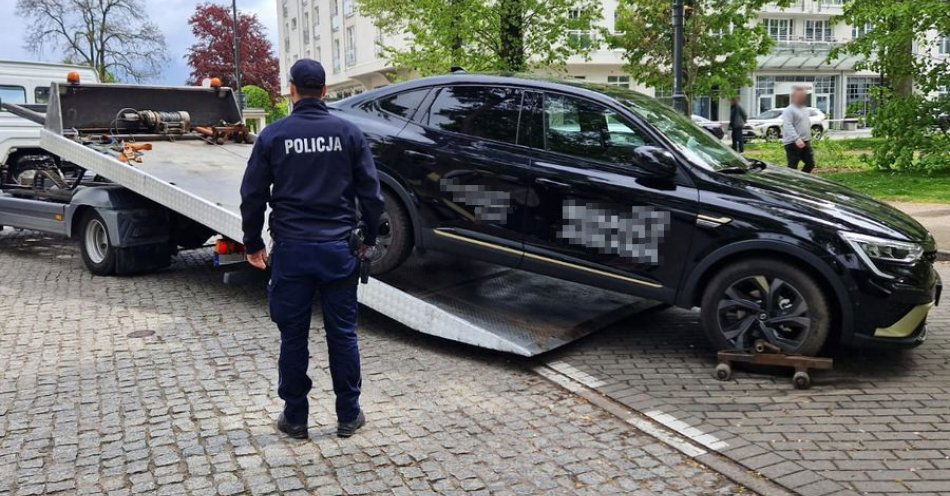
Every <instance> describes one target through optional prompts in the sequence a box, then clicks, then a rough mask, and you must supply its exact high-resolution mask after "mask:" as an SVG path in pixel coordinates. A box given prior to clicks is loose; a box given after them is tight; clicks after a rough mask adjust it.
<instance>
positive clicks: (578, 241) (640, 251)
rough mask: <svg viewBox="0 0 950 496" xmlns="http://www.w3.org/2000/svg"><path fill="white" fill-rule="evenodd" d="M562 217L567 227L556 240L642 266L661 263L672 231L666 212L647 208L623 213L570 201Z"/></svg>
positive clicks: (605, 207)
mask: <svg viewBox="0 0 950 496" xmlns="http://www.w3.org/2000/svg"><path fill="white" fill-rule="evenodd" d="M562 215H563V217H564V224H563V225H562V227H561V230H560V231H558V233H557V237H558V238H560V239H563V240H565V241H567V242H568V243H570V244H573V245H578V246H584V247H587V248H593V249H596V250H597V251H598V252H600V253H603V254H605V255H618V256H621V257H624V258H628V259H631V260H633V261H635V262H639V263H649V264H659V263H660V243H661V242H662V241H663V238H664V237H666V235H667V233H668V232H669V230H670V213H669V212H667V211H663V210H657V209H655V208H651V207H645V206H634V207H631V208H630V209H629V210H626V211H624V210H618V209H616V208H613V207H610V206H607V205H601V204H597V203H584V202H580V201H577V200H574V199H567V200H565V201H564V203H563V206H562Z"/></svg>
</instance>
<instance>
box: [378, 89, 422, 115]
mask: <svg viewBox="0 0 950 496" xmlns="http://www.w3.org/2000/svg"><path fill="white" fill-rule="evenodd" d="M428 93H429V88H423V89H420V90H412V91H404V92H402V93H397V94H395V95H390V96H387V97H383V98H380V99H379V108H381V109H383V110H385V111H386V112H389V113H390V114H394V115H398V116H399V117H402V118H404V119H409V118H410V117H412V115H413V113H415V111H416V109H418V108H419V105H420V104H421V103H422V100H424V99H425V97H426V94H428Z"/></svg>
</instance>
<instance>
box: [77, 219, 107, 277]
mask: <svg viewBox="0 0 950 496" xmlns="http://www.w3.org/2000/svg"><path fill="white" fill-rule="evenodd" d="M78 232H79V236H78V238H79V251H80V252H81V253H82V261H83V263H85V264H86V268H88V269H89V272H92V273H93V274H95V275H97V276H111V275H115V273H116V247H115V246H113V244H112V240H111V239H110V238H109V229H108V228H107V227H106V223H105V221H104V220H102V216H101V215H99V214H98V213H97V212H96V211H95V210H89V211H87V212H86V213H85V214H83V216H82V219H81V220H80V221H79V231H78Z"/></svg>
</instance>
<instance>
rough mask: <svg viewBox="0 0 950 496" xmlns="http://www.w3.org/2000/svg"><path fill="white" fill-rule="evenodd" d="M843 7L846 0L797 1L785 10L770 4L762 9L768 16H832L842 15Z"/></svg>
mask: <svg viewBox="0 0 950 496" xmlns="http://www.w3.org/2000/svg"><path fill="white" fill-rule="evenodd" d="M843 6H844V0H797V1H795V2H792V4H791V5H789V6H788V7H785V8H782V7H779V6H777V5H775V4H768V5H766V6H764V7H762V12H763V13H766V14H773V13H785V14H826V15H829V16H831V15H841V13H842V7H843Z"/></svg>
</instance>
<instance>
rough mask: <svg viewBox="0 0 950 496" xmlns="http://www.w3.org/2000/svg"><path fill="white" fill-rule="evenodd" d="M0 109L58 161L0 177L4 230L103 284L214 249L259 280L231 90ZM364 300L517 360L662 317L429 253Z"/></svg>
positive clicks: (166, 90) (70, 92)
mask: <svg viewBox="0 0 950 496" xmlns="http://www.w3.org/2000/svg"><path fill="white" fill-rule="evenodd" d="M0 106H2V107H3V108H4V109H5V110H7V111H10V112H13V113H14V114H16V115H19V116H21V117H24V118H27V119H29V120H32V121H34V122H37V123H40V124H42V125H43V129H42V131H41V135H40V146H41V147H42V148H43V149H44V150H46V151H48V152H49V153H51V154H53V155H55V156H56V157H59V159H60V160H58V161H52V160H39V161H37V162H36V163H34V164H31V167H30V168H29V170H27V171H25V172H21V173H20V174H18V176H17V177H16V178H10V177H8V176H9V175H3V176H2V177H4V178H6V179H4V181H3V183H2V185H0V226H8V227H13V228H18V229H29V230H36V231H42V232H45V233H52V234H56V235H61V236H67V237H69V238H72V239H75V240H76V241H77V242H78V244H79V248H80V251H81V254H82V259H83V261H84V263H85V265H86V267H87V268H88V270H89V271H91V272H92V273H93V274H95V275H98V276H115V275H128V274H140V273H146V272H150V271H156V270H162V269H164V268H166V267H168V266H169V265H170V264H171V261H172V257H173V256H174V255H175V254H176V253H177V251H178V250H182V249H195V248H200V247H203V246H205V245H206V243H207V242H208V240H209V239H211V238H212V237H215V238H216V241H215V243H214V245H215V248H214V251H215V256H214V261H215V265H217V266H219V267H221V268H222V269H221V270H222V272H223V273H224V275H225V282H228V280H229V277H230V276H235V275H236V274H240V273H241V272H240V271H241V270H243V271H249V270H251V269H249V268H247V267H246V266H245V265H244V263H243V259H244V256H243V246H242V245H241V244H240V243H239V242H237V241H236V240H240V239H242V231H241V215H240V210H239V206H240V200H241V198H240V193H239V188H240V183H241V179H242V177H243V174H244V168H245V166H246V164H247V160H248V158H249V156H250V153H251V149H252V146H253V140H254V135H253V134H251V133H249V132H248V131H247V129H246V128H245V127H244V126H243V123H242V122H243V121H242V114H241V109H240V106H239V104H238V101H237V99H236V98H235V93H234V92H233V91H232V89H230V88H227V87H223V86H220V85H219V84H212V85H210V86H209V87H166V86H144V85H124V84H98V83H96V84H82V83H80V81H79V78H78V76H76V77H73V76H72V75H71V76H70V78H68V82H67V83H53V84H52V85H51V87H50V98H49V103H48V105H47V107H46V111H45V113H44V112H40V111H37V109H35V108H32V109H31V108H27V107H25V106H21V105H16V104H11V103H2V102H0ZM62 164H69V167H68V170H70V171H73V172H70V173H64V172H63V167H62ZM265 231H266V229H265ZM235 269H238V270H235ZM230 279H231V280H232V281H234V280H238V279H241V278H240V277H230ZM359 300H360V303H361V304H363V305H364V306H365V307H368V308H370V309H372V310H374V311H376V312H379V313H380V314H383V315H385V316H387V317H389V318H391V319H393V320H395V321H397V322H399V323H401V324H403V325H405V326H407V327H409V328H411V329H414V330H416V331H419V332H423V333H427V334H431V335H435V336H439V337H442V338H445V339H450V340H454V341H458V342H462V343H467V344H470V345H475V346H479V347H484V348H490V349H494V350H499V351H503V352H509V353H514V354H518V355H523V356H533V355H537V354H539V353H543V352H545V351H549V350H551V349H554V348H556V347H558V346H561V345H564V344H566V343H569V342H571V341H574V340H576V339H578V338H580V337H582V336H584V335H587V334H589V333H591V332H594V331H596V330H598V329H601V328H604V327H606V326H609V325H611V324H614V323H616V322H618V321H620V320H622V319H625V318H628V317H630V316H632V315H634V314H637V313H639V312H643V311H645V310H648V309H651V308H654V307H656V306H658V305H659V304H658V303H657V302H653V301H650V300H643V299H640V298H636V297H632V296H629V295H625V294H621V293H615V292H611V291H607V290H601V289H596V288H591V287H589V286H584V285H580V284H576V283H572V282H566V281H561V280H557V279H553V278H549V277H546V276H541V275H535V274H530V273H527V272H522V271H519V270H515V269H509V268H503V267H499V266H495V265H491V264H485V263H480V262H472V261H465V260H460V259H458V258H455V257H448V256H445V255H437V254H433V253H430V254H414V255H413V256H412V258H411V259H410V260H409V261H407V262H406V263H405V264H403V266H402V267H400V268H399V269H397V270H395V271H392V272H390V273H387V274H383V275H379V276H374V277H372V278H370V279H369V281H368V283H367V284H361V285H360V289H359ZM567 302H569V304H567Z"/></svg>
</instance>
